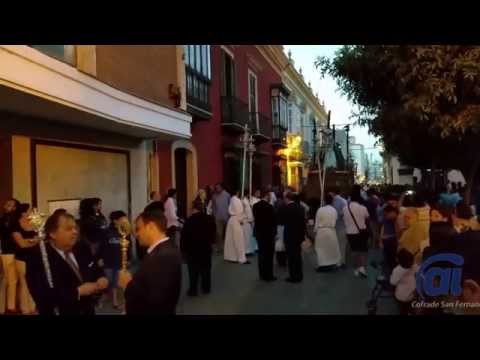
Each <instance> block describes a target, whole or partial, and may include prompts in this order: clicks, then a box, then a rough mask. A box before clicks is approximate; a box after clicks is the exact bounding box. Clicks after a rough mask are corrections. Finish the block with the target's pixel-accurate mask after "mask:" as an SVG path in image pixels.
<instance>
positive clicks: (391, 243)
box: [380, 205, 398, 276]
mask: <svg viewBox="0 0 480 360" xmlns="http://www.w3.org/2000/svg"><path fill="white" fill-rule="evenodd" d="M397 217H398V209H397V208H395V207H393V206H391V205H387V206H385V209H384V210H383V217H382V218H383V220H382V227H381V230H380V248H382V249H383V256H384V259H385V268H384V271H385V275H386V276H389V275H390V273H391V271H392V270H393V268H394V267H395V265H396V261H395V256H396V254H397V248H398V239H397V236H396V232H395V222H396V221H397Z"/></svg>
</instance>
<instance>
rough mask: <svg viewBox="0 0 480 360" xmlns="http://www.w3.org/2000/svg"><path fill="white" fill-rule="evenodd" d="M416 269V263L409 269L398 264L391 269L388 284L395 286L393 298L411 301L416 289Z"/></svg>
mask: <svg viewBox="0 0 480 360" xmlns="http://www.w3.org/2000/svg"><path fill="white" fill-rule="evenodd" d="M417 270H418V266H417V265H413V266H412V267H411V268H410V269H405V268H403V267H401V266H400V265H398V266H397V267H395V269H393V272H392V275H391V276H390V284H392V285H393V286H395V298H396V299H397V300H398V301H403V302H407V301H411V300H412V299H413V295H414V291H415V289H416V282H415V273H416V272H417Z"/></svg>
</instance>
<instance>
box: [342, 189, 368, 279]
mask: <svg viewBox="0 0 480 360" xmlns="http://www.w3.org/2000/svg"><path fill="white" fill-rule="evenodd" d="M361 199H362V197H361V195H360V186H358V185H354V186H353V189H352V194H351V196H350V202H349V203H348V204H347V206H345V208H344V209H343V221H344V223H345V232H346V234H347V239H348V242H349V244H350V249H351V250H352V252H354V253H355V257H354V258H355V271H354V274H355V276H362V277H364V278H366V277H367V271H366V270H365V260H366V255H367V252H368V234H367V233H366V230H367V221H368V210H367V208H366V207H365V206H363V205H360V202H361Z"/></svg>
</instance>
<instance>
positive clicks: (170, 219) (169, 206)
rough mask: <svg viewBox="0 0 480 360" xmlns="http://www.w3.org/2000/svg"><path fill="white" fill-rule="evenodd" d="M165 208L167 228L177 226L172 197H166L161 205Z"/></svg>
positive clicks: (175, 210) (175, 208)
mask: <svg viewBox="0 0 480 360" xmlns="http://www.w3.org/2000/svg"><path fill="white" fill-rule="evenodd" d="M163 206H164V209H165V217H166V218H167V228H169V227H170V226H177V227H178V226H179V224H178V217H177V206H176V205H175V201H173V198H171V197H170V198H168V199H167V201H165V204H164V205H163Z"/></svg>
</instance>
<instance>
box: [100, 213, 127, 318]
mask: <svg viewBox="0 0 480 360" xmlns="http://www.w3.org/2000/svg"><path fill="white" fill-rule="evenodd" d="M125 221H128V218H127V214H125V213H124V212H123V211H121V210H120V211H114V212H112V213H111V214H110V226H109V227H108V229H107V231H106V237H105V239H106V240H105V242H104V243H102V246H101V248H100V254H99V255H100V256H99V257H100V259H101V260H102V261H103V267H104V271H105V275H106V276H107V278H108V282H109V290H110V291H111V294H112V298H113V299H112V302H113V307H114V308H115V309H118V308H119V307H120V306H119V301H118V300H119V299H118V298H119V296H118V272H119V271H120V268H121V265H122V264H121V262H122V255H121V248H120V240H121V239H122V237H121V235H120V233H119V232H118V229H117V227H118V226H119V224H121V223H123V222H125ZM129 250H130V249H129Z"/></svg>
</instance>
